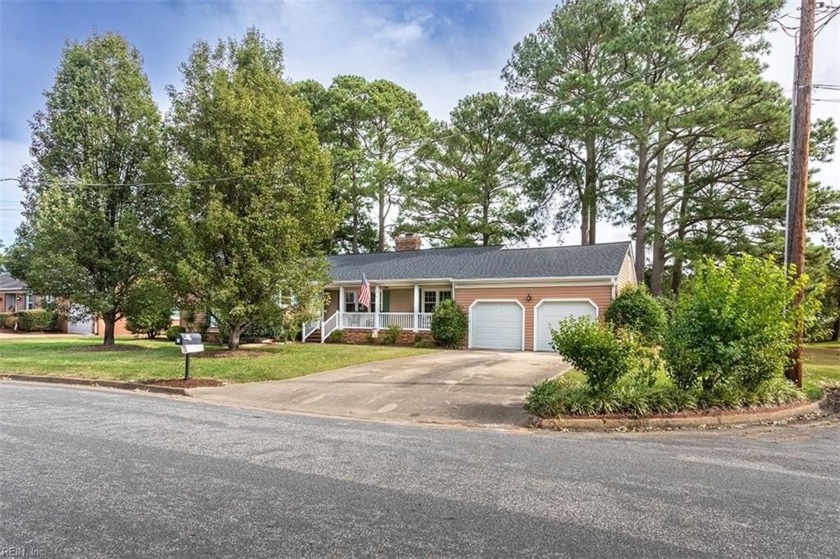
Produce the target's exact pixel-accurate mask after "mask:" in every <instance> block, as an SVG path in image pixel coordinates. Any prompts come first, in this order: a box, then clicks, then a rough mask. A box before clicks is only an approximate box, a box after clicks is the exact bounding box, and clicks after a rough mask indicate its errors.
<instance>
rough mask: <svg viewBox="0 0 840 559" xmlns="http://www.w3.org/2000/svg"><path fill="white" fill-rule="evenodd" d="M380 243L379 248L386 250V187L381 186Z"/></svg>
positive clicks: (382, 250)
mask: <svg viewBox="0 0 840 559" xmlns="http://www.w3.org/2000/svg"><path fill="white" fill-rule="evenodd" d="M378 217H379V244H378V246H377V250H378V251H379V252H385V187H384V186H381V187H380V188H379V216H378Z"/></svg>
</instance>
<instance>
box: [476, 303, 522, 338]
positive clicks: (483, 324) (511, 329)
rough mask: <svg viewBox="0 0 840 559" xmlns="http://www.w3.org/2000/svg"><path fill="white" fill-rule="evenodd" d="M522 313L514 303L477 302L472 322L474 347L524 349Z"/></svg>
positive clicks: (520, 308)
mask: <svg viewBox="0 0 840 559" xmlns="http://www.w3.org/2000/svg"><path fill="white" fill-rule="evenodd" d="M522 312H523V311H522V307H520V306H519V305H518V304H517V303H513V302H489V301H488V302H476V303H475V304H474V305H473V308H472V312H471V321H470V332H471V337H472V347H474V348H476V349H522Z"/></svg>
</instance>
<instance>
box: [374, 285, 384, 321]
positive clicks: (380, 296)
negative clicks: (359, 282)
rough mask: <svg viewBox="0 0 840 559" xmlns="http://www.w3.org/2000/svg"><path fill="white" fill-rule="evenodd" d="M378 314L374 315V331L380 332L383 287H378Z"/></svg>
mask: <svg viewBox="0 0 840 559" xmlns="http://www.w3.org/2000/svg"><path fill="white" fill-rule="evenodd" d="M375 289H376V312H374V313H373V329H374V330H377V331H378V330H379V311H381V310H382V287H380V286H379V285H377V286H376V288H375Z"/></svg>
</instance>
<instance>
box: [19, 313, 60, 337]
mask: <svg viewBox="0 0 840 559" xmlns="http://www.w3.org/2000/svg"><path fill="white" fill-rule="evenodd" d="M15 316H16V317H17V324H18V330H20V331H21V332H55V331H56V330H58V313H57V312H56V311H46V310H31V311H20V312H18V313H17V314H15Z"/></svg>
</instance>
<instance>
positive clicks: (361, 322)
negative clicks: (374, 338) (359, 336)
mask: <svg viewBox="0 0 840 559" xmlns="http://www.w3.org/2000/svg"><path fill="white" fill-rule="evenodd" d="M375 322H376V319H375V317H374V314H373V313H370V312H343V313H341V326H340V328H342V329H343V328H364V329H367V330H373V327H374V323H375Z"/></svg>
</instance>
